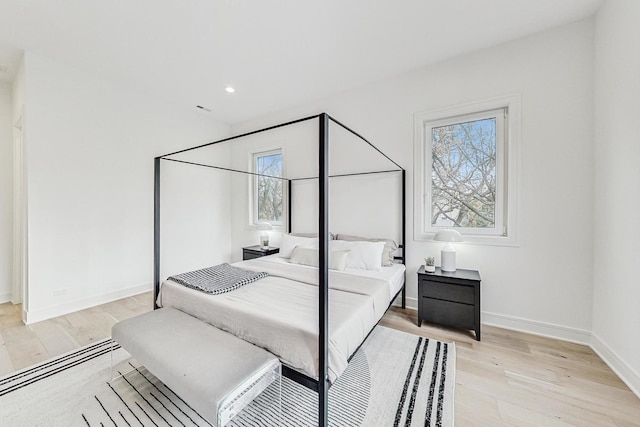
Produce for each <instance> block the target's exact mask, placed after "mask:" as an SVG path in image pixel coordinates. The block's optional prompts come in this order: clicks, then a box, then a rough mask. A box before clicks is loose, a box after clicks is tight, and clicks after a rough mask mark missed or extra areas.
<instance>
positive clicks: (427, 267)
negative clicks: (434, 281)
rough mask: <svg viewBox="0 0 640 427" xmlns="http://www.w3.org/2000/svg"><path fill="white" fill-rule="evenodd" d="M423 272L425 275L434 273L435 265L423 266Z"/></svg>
mask: <svg viewBox="0 0 640 427" xmlns="http://www.w3.org/2000/svg"><path fill="white" fill-rule="evenodd" d="M424 271H426V272H427V273H435V272H436V266H435V265H425V266H424Z"/></svg>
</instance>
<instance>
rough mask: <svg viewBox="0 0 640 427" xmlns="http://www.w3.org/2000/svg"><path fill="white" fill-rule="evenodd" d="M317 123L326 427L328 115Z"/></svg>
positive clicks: (324, 416)
mask: <svg viewBox="0 0 640 427" xmlns="http://www.w3.org/2000/svg"><path fill="white" fill-rule="evenodd" d="M319 120H320V121H319V128H320V131H319V139H318V148H319V153H318V154H319V156H318V157H319V163H318V177H319V183H318V186H319V189H318V194H319V196H318V197H319V205H320V217H319V222H318V235H319V240H320V242H319V243H320V262H319V269H318V272H319V282H318V290H319V304H318V320H319V322H318V323H319V324H318V329H319V330H318V352H319V355H318V360H319V367H318V368H319V369H318V425H319V426H323V427H326V426H327V423H328V421H329V420H328V418H329V366H328V359H329V354H328V350H329V340H328V338H329V116H328V115H327V114H326V113H322V114H320V119H319Z"/></svg>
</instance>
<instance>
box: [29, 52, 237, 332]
mask: <svg viewBox="0 0 640 427" xmlns="http://www.w3.org/2000/svg"><path fill="white" fill-rule="evenodd" d="M25 85H26V100H25V110H26V113H25V114H26V116H27V117H28V121H27V122H26V134H25V145H26V151H27V154H26V157H27V181H28V230H29V231H28V232H29V237H28V244H29V255H28V262H29V266H28V269H29V271H28V272H29V312H28V313H27V320H28V322H34V321H37V320H41V319H44V318H48V317H52V316H55V315H59V314H61V313H64V312H68V311H73V310H78V309H80V308H84V307H88V306H91V305H95V304H98V303H102V302H104V301H108V300H112V299H116V298H119V297H122V296H125V295H129V294H132V293H136V292H140V291H142V290H147V289H150V288H151V281H152V273H153V271H152V261H153V243H152V241H153V225H152V224H153V222H152V221H153V157H154V156H157V155H160V154H165V153H167V152H170V151H173V150H176V149H179V148H185V147H189V146H192V145H196V144H200V143H204V142H208V141H211V140H215V139H217V138H220V137H222V136H226V135H227V134H228V127H227V126H226V125H223V124H221V123H219V122H216V121H214V120H212V119H210V117H208V116H206V115H202V114H200V113H197V112H192V111H186V110H183V109H179V108H176V107H174V106H171V105H168V104H165V103H163V102H162V101H159V100H157V99H154V98H151V97H148V96H146V95H144V94H140V93H136V92H135V91H132V90H130V89H128V88H124V87H120V86H116V85H114V84H112V83H110V82H108V81H106V80H103V79H101V78H99V77H96V76H93V75H89V74H86V73H84V72H82V71H79V70H76V69H73V68H70V67H67V66H64V65H62V64H58V63H56V62H54V61H52V60H50V59H48V58H44V57H41V56H38V55H35V54H31V53H29V52H27V53H26V55H25ZM187 173H191V174H195V175H198V173H197V172H187ZM203 188H206V189H207V191H209V192H208V193H205V194H202V193H200V191H201V190H202V189H203ZM181 191H183V192H185V193H186V195H191V197H187V196H185V197H182V200H186V202H185V203H192V202H194V201H195V200H197V199H198V198H203V199H205V200H206V199H207V198H208V197H210V198H211V200H213V199H214V198H215V197H217V196H219V195H222V197H224V198H225V200H226V199H228V195H229V184H228V182H225V181H224V180H221V181H219V182H217V183H216V184H213V185H209V184H204V183H199V185H193V186H187V187H186V188H183V189H182V190H181ZM165 198H166V197H165ZM168 201H171V198H170V197H169V198H168ZM208 212H209V213H210V215H212V216H213V215H215V216H219V217H218V218H210V221H208V222H205V223H204V224H201V222H202V221H200V220H201V219H202V217H203V216H206V215H204V214H202V215H200V214H198V215H195V216H194V218H195V219H188V220H190V221H191V222H190V226H191V227H193V228H196V229H197V230H198V232H200V233H202V234H203V235H210V236H212V238H213V236H214V235H215V236H216V238H217V239H219V240H220V241H223V242H230V236H229V232H228V229H227V227H225V226H223V224H224V225H226V224H227V223H228V222H229V211H228V209H226V210H225V209H219V210H213V209H211V210H209V211H208ZM168 215H169V216H168V218H169V219H170V218H171V212H170V213H169V214H168ZM169 235H170V234H169ZM170 243H171V242H167V246H169V244H170ZM201 243H202V240H201V241H198V242H195V243H194V244H195V245H199V244H201ZM226 246H227V247H228V246H229V244H228V243H227V244H226ZM189 249H191V250H192V251H193V253H194V254H200V256H202V257H205V256H208V257H211V258H222V257H224V256H226V255H225V254H226V252H224V251H226V250H227V249H226V248H225V249H224V250H222V249H218V247H214V246H211V245H207V246H206V247H197V246H194V247H191V248H189ZM185 250H186V249H185ZM164 255H166V253H163V256H164ZM175 268H179V266H176V267H175Z"/></svg>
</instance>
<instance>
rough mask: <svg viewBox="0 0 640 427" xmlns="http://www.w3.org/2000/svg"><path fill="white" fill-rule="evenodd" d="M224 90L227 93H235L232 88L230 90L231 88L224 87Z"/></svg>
mask: <svg viewBox="0 0 640 427" xmlns="http://www.w3.org/2000/svg"><path fill="white" fill-rule="evenodd" d="M224 90H226V91H227V93H233V92H235V91H236V90H235V89H234V88H232V87H231V86H227V87H225V88H224Z"/></svg>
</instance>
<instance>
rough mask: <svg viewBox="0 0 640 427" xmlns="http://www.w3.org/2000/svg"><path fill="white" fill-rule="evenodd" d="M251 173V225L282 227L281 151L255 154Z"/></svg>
mask: <svg viewBox="0 0 640 427" xmlns="http://www.w3.org/2000/svg"><path fill="white" fill-rule="evenodd" d="M253 172H254V173H256V174H257V175H254V177H253V215H252V216H253V224H258V223H259V222H269V223H271V225H274V226H278V225H283V222H284V220H283V213H284V200H285V199H284V187H283V180H282V179H280V178H279V177H281V176H282V150H272V151H267V152H262V153H255V154H254V155H253Z"/></svg>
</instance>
